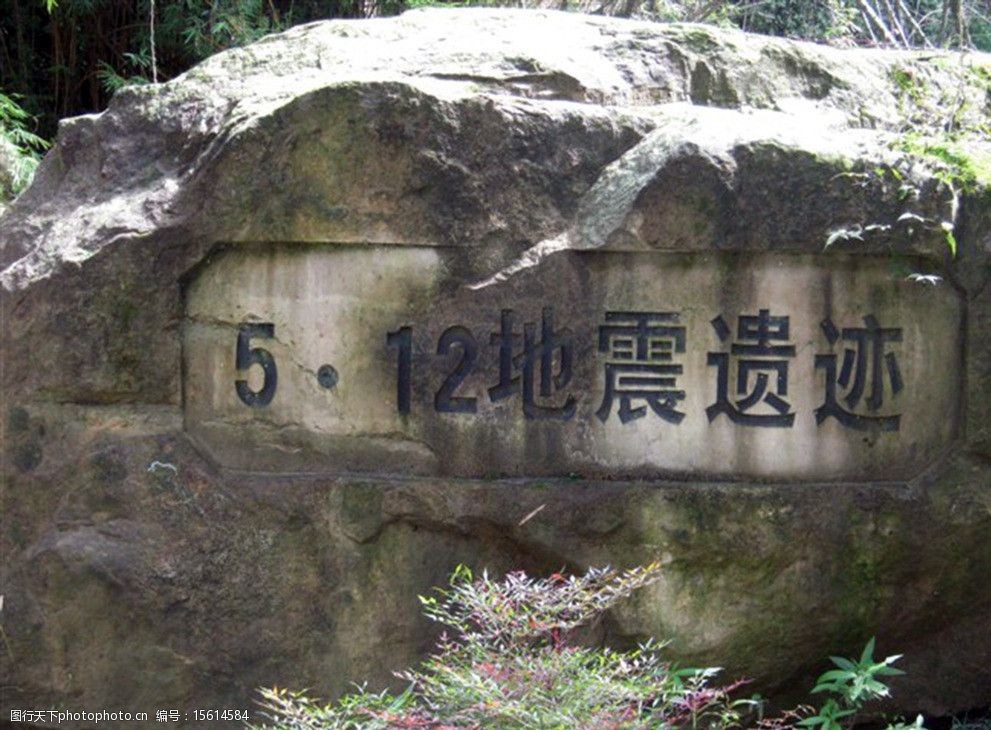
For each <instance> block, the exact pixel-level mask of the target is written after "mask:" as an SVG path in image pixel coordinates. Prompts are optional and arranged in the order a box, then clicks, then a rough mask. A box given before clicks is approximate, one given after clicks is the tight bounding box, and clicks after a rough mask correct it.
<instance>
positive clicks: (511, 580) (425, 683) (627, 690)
mask: <svg viewBox="0 0 991 730" xmlns="http://www.w3.org/2000/svg"><path fill="white" fill-rule="evenodd" d="M658 577H659V567H658V566H657V565H650V566H647V567H645V568H636V569H634V570H630V571H626V572H618V571H614V570H610V569H605V570H595V569H593V570H590V571H588V572H587V573H586V574H585V575H583V576H570V577H565V576H562V575H558V574H555V575H552V576H550V577H549V578H545V579H534V578H530V577H529V576H527V575H525V574H524V573H511V574H509V575H507V576H506V577H505V578H503V579H502V580H498V581H497V580H493V579H491V578H490V577H489V576H488V575H487V574H485V573H483V574H482V575H481V576H480V577H478V578H476V577H475V576H474V575H473V574H472V573H471V571H470V570H468V569H467V568H465V567H461V568H459V569H458V570H457V571H455V573H454V575H453V576H452V578H451V584H450V587H449V588H447V589H444V590H439V591H438V594H437V595H436V596H429V597H421V599H420V600H421V603H422V604H423V607H424V612H425V613H426V615H427V616H428V617H430V618H431V619H432V620H434V621H437V622H439V623H441V624H443V625H444V626H445V627H446V628H447V629H448V630H451V631H453V632H454V638H448V636H447V635H443V636H442V637H441V639H440V640H439V642H438V647H437V653H436V654H435V655H434V656H432V657H430V658H429V659H427V660H426V661H425V662H424V663H423V664H422V665H421V666H420V668H419V669H416V670H412V671H407V672H403V673H401V674H399V675H397V676H399V677H401V678H402V679H404V680H405V681H406V682H408V688H407V690H406V691H405V692H403V693H400V694H391V693H388V692H382V693H378V694H375V693H371V692H368V691H367V690H366V689H364V688H359V689H358V691H357V692H355V693H352V694H350V695H348V696H346V697H344V698H342V699H341V700H339V701H338V702H337V703H334V704H321V703H319V702H316V701H314V700H312V699H310V698H309V697H307V696H306V695H305V694H303V693H299V692H291V691H288V690H285V689H269V690H262V698H263V701H262V706H263V707H264V708H265V710H266V712H267V713H268V715H269V717H270V718H271V720H272V722H273V723H274V724H273V725H271V726H267V727H276V728H284V729H288V728H295V729H298V730H302V729H309V728H312V729H314V730H316V729H317V728H320V729H321V730H330V729H335V730H336V729H338V728H340V729H344V728H362V729H364V730H378V729H380V728H381V729H382V730H385V729H386V728H414V727H416V728H438V729H439V728H448V729H449V730H456V729H468V728H493V729H495V730H509V729H510V728H513V729H517V728H518V729H522V728H548V729H551V728H554V729H560V730H564V729H565V728H568V729H571V728H575V729H581V728H586V729H588V730H591V729H592V728H615V729H616V730H619V729H620V728H629V729H631V730H632V729H633V728H642V729H643V730H647V729H648V728H649V729H655V728H656V729H657V730H660V729H661V728H676V727H684V728H689V727H690V728H698V727H712V728H729V727H735V726H738V725H739V724H740V723H741V722H742V721H743V720H744V718H745V717H747V716H748V715H750V714H753V712H754V710H755V709H756V708H757V705H758V703H757V701H756V700H755V699H733V698H732V697H731V696H730V695H731V693H732V692H733V691H734V690H735V689H737V688H738V687H739V686H740V684H741V683H736V684H733V685H730V686H728V687H719V686H714V685H713V684H712V679H713V677H714V676H715V675H716V673H717V672H718V670H716V669H687V668H678V667H675V666H672V665H671V664H669V663H667V662H665V661H663V659H662V658H661V654H660V648H661V647H659V646H657V645H655V644H653V643H650V642H648V643H647V644H644V645H642V646H641V647H639V648H637V649H636V650H633V651H626V652H619V651H613V650H610V649H593V648H587V647H579V646H571V645H569V639H570V638H571V637H572V636H573V634H574V631H575V630H576V629H578V628H579V627H580V626H583V625H585V624H588V623H589V622H591V621H593V620H594V619H595V618H597V617H598V616H600V615H601V613H602V612H603V611H605V610H607V609H609V608H610V607H612V606H613V605H615V604H616V603H617V602H618V601H620V600H622V599H623V598H626V597H627V596H629V595H630V594H631V593H632V592H633V591H634V590H637V589H638V588H641V587H643V586H645V585H648V584H649V583H652V582H654V581H655V580H657V578H658Z"/></svg>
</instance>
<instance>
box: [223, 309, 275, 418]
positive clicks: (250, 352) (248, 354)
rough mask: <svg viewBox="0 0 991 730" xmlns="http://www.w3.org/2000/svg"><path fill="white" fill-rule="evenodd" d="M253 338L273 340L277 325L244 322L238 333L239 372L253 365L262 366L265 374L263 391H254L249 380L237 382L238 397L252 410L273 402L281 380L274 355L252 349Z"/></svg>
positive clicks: (256, 348)
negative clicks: (276, 388) (276, 386)
mask: <svg viewBox="0 0 991 730" xmlns="http://www.w3.org/2000/svg"><path fill="white" fill-rule="evenodd" d="M253 337H259V338H262V337H264V338H266V339H271V338H273V337H275V325H274V324H272V323H271V322H264V323H257V324H254V323H248V322H242V323H241V325H240V326H239V327H238V332H237V352H236V355H235V360H234V366H235V367H236V368H237V369H238V371H245V370H247V369H248V368H250V367H251V366H252V365H261V368H262V371H263V372H264V373H265V380H264V382H263V383H262V387H261V390H258V391H254V390H252V389H251V388H250V387H249V386H248V381H247V380H243V379H242V380H235V381H234V387H235V389H236V390H237V397H238V398H240V399H241V400H242V401H243V402H244V404H245V405H248V406H251V407H252V408H262V407H263V406H267V405H268V404H269V403H271V402H272V397H273V396H274V395H275V384H276V383H277V382H278V379H279V371H278V369H277V368H276V367H275V358H274V357H272V353H270V352H269V351H268V350H266V349H264V348H261V347H251V339H252V338H253Z"/></svg>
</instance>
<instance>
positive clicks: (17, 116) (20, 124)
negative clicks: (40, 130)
mask: <svg viewBox="0 0 991 730" xmlns="http://www.w3.org/2000/svg"><path fill="white" fill-rule="evenodd" d="M31 121H32V119H31V115H29V114H28V113H27V112H26V111H24V109H22V108H21V107H20V105H19V104H18V103H17V102H16V101H15V100H14V98H13V97H11V96H8V95H6V94H4V93H3V92H0V203H2V202H3V201H5V200H10V199H12V198H14V197H16V196H17V195H18V194H19V193H20V192H21V191H22V190H23V189H24V188H26V187H27V186H28V185H29V184H30V183H31V178H33V177H34V171H35V170H36V169H37V167H38V163H39V162H40V160H41V153H42V152H44V150H45V149H47V148H48V143H47V142H46V141H45V140H43V139H42V138H41V137H39V136H38V135H36V134H35V133H34V132H32V131H31V130H30V129H29V125H30V124H31Z"/></svg>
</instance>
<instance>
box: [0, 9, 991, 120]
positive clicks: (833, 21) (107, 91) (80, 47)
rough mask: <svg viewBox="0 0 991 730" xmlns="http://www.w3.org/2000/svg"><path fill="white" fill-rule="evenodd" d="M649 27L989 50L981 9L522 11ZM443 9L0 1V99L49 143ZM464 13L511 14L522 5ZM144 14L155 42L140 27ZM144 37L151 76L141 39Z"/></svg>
mask: <svg viewBox="0 0 991 730" xmlns="http://www.w3.org/2000/svg"><path fill="white" fill-rule="evenodd" d="M522 2H523V3H525V4H528V5H531V6H532V5H539V6H542V7H558V8H564V9H573V10H579V11H584V12H593V13H604V14H610V15H623V16H636V17H646V18H652V19H656V20H661V21H665V20H688V21H699V22H710V23H719V24H724V25H736V26H738V27H742V28H744V29H746V30H751V31H756V32H759V33H768V34H772V35H779V36H787V37H792V38H803V39H811V40H819V41H826V42H831V43H837V44H858V45H888V46H916V47H961V46H963V47H975V48H978V49H984V50H991V20H989V18H991V0H708V1H707V0H680V1H668V2H665V1H664V0H522ZM463 4H465V3H462V2H444V1H443V0H157V2H156V0H136V1H126V0H57V1H56V2H53V0H0V93H3V94H5V95H6V96H8V97H10V98H12V99H13V100H14V101H16V102H17V104H19V105H20V106H21V107H22V108H23V109H24V110H25V111H26V112H27V113H28V114H29V115H30V117H31V118H32V119H33V121H32V122H31V125H32V126H33V127H34V128H33V129H32V130H31V131H34V132H37V133H38V134H39V135H40V136H41V137H43V138H47V139H50V138H51V137H52V136H53V135H54V132H55V128H56V125H57V121H58V119H60V118H62V117H66V116H73V115H77V114H84V113H88V112H95V111H100V110H101V109H103V108H105V107H106V105H107V102H108V100H109V98H110V96H111V95H112V94H113V92H114V91H115V90H116V89H118V88H120V87H121V86H122V85H124V84H127V83H146V82H147V81H148V80H150V79H151V78H152V77H153V76H154V77H155V78H157V79H158V80H159V81H162V80H166V79H169V78H172V77H174V76H176V75H178V74H180V73H182V72H183V71H185V70H186V69H188V68H190V67H191V66H193V65H194V64H196V63H197V62H198V61H200V60H202V59H204V58H206V57H207V56H209V55H211V54H213V53H216V52H217V51H221V50H224V49H226V48H230V47H232V46H237V45H243V44H245V43H249V42H251V41H253V40H255V39H257V38H259V37H260V36H262V35H265V34H266V33H270V32H273V31H278V30H282V29H285V28H287V27H289V26H292V25H296V24H299V23H305V22H309V21H313V20H317V19H323V18H359V17H369V16H375V15H393V14H397V13H400V12H402V11H403V10H406V9H408V8H410V7H416V6H422V5H463ZM471 4H485V5H499V4H512V5H519V4H521V0H509V1H508V2H506V0H492V1H491V2H487V1H485V0H483V1H482V2H479V3H476V2H475V1H474V0H472V2H471ZM153 10H154V20H155V22H154V31H152V25H151V22H150V21H151V17H152V11H153ZM152 32H154V50H155V53H154V56H155V58H154V69H153V62H152V45H151V38H152ZM2 125H3V120H2V119H0V126H2Z"/></svg>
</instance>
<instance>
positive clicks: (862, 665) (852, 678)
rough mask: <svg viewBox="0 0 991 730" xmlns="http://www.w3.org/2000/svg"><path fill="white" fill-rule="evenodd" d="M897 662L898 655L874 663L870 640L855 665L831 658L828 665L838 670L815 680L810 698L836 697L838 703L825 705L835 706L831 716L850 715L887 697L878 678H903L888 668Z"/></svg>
mask: <svg viewBox="0 0 991 730" xmlns="http://www.w3.org/2000/svg"><path fill="white" fill-rule="evenodd" d="M899 659H901V655H900V654H895V655H894V656H889V657H887V658H886V659H884V660H882V661H880V662H876V661H874V639H873V638H871V640H870V641H868V642H867V646H865V647H864V651H863V652H862V653H861V655H860V659H859V660H857V661H854V660H851V659H844V658H843V657H830V661H831V662H832V663H833V664H834V665H836V667H837V668H836V669H831V670H829V671H828V672H825V673H823V674H822V675H820V677H819V679H818V680H816V686H815V687H814V688H813V689H812V694H816V693H819V692H828V693H830V694H833V695H836V697H837V699H832V698H831V699H830V700H828V701H827V703H826V705H830V704H832V705H835V708H834V712H836V713H838V714H836V715H834V717H845V716H847V715H852V714H853V713H855V712H857V711H858V710H860V709H861V708H862V707H863V706H864V704H865V703H866V702H869V701H870V700H876V699H880V698H882V697H887V696H888V687H887V685H885V684H884V683H883V682H882V681H881V680H880V679H879V677H894V676H897V675H899V674H904V672H902V671H901V670H900V669H895V668H894V667H893V666H891V665H892V664H894V663H895V662H896V661H898V660H899ZM826 705H824V707H825V706H826ZM840 713H844V714H840ZM813 719H814V718H809V719H808V720H805V721H803V722H802V723H799V724H800V725H802V726H803V727H809V726H813V725H814V724H816V723H813V722H810V721H811V720H813ZM823 727H824V729H825V730H831V729H832V726H831V725H828V724H823ZM837 727H838V726H837Z"/></svg>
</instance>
